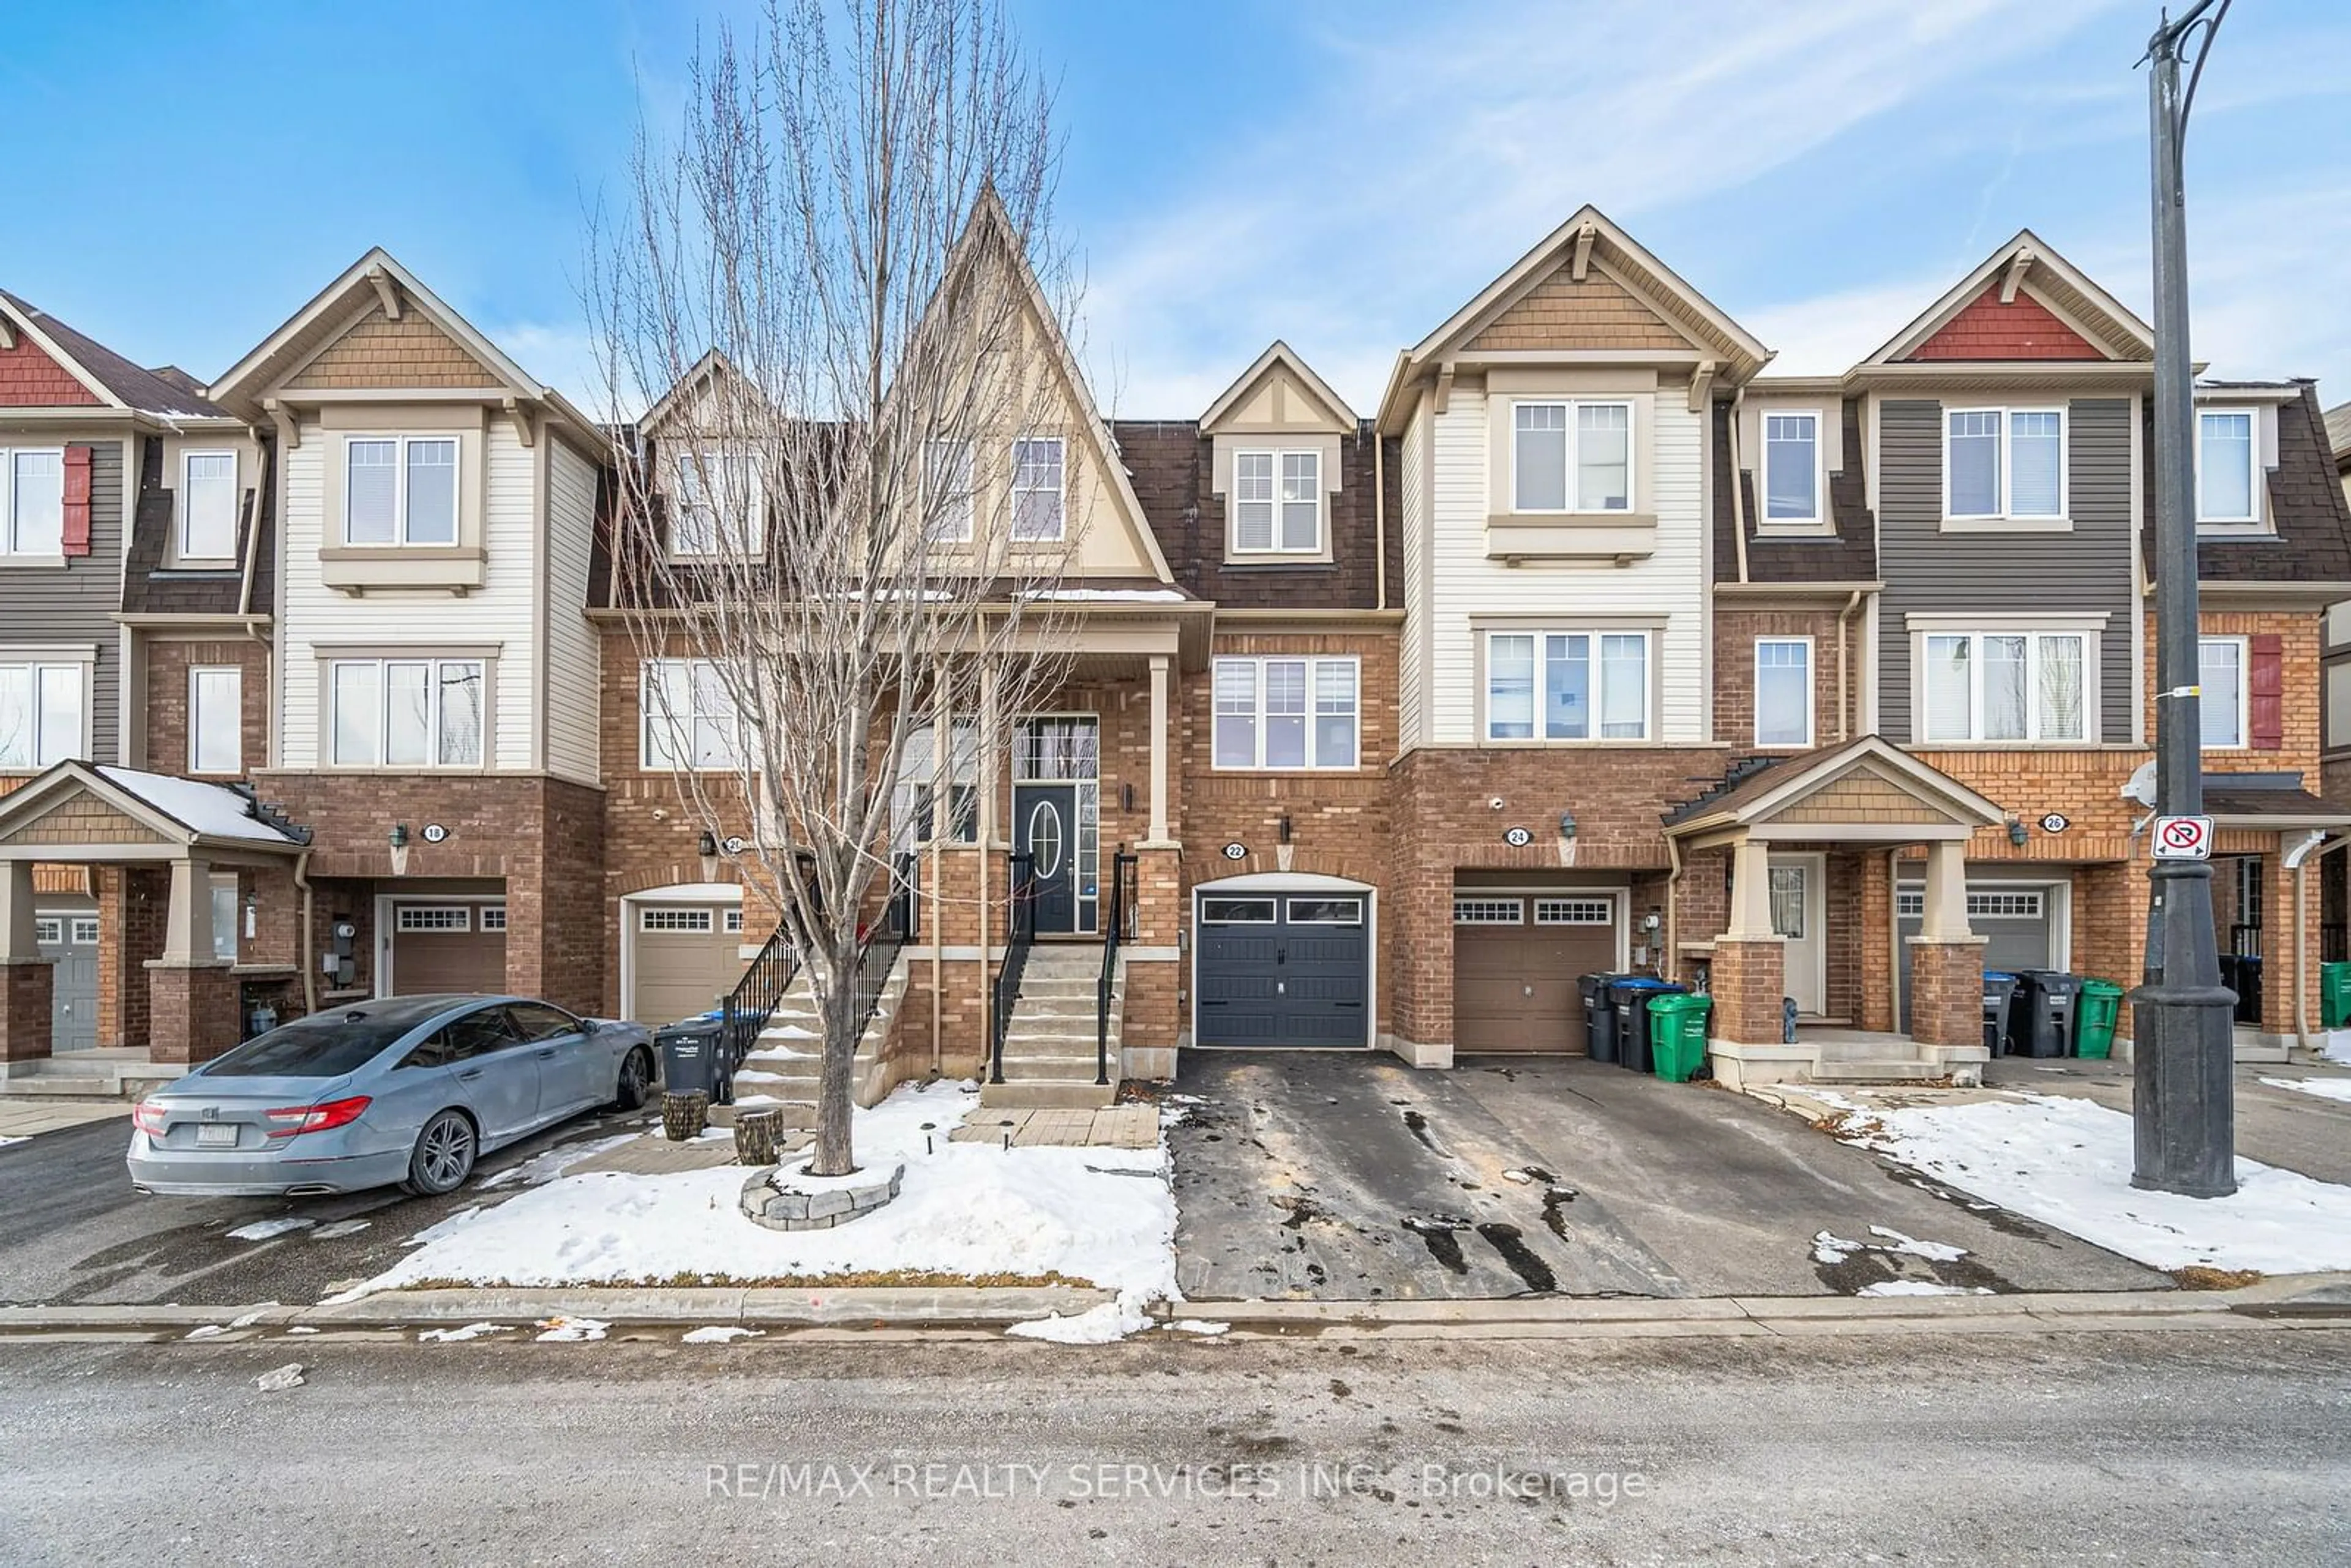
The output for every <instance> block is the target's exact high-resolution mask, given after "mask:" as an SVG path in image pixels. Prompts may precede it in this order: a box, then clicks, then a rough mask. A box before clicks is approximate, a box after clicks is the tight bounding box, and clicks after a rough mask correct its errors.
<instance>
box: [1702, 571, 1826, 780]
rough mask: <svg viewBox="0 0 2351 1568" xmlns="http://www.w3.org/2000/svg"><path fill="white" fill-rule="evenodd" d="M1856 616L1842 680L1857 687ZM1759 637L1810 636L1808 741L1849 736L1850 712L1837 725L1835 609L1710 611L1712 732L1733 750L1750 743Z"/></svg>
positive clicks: (1822, 743) (1822, 741) (1746, 747)
mask: <svg viewBox="0 0 2351 1568" xmlns="http://www.w3.org/2000/svg"><path fill="white" fill-rule="evenodd" d="M1860 622H1861V617H1860V615H1859V614H1858V613H1856V614H1855V617H1854V619H1853V622H1851V623H1849V624H1848V625H1847V626H1846V627H1845V638H1846V647H1845V672H1846V679H1847V683H1848V685H1850V686H1851V687H1854V688H1855V689H1857V688H1858V687H1859V686H1860V685H1861V681H1860V669H1861V664H1860V661H1861V640H1862V631H1861V624H1860ZM1759 637H1810V638H1811V639H1812V640H1813V745H1815V746H1829V745H1833V744H1834V743H1835V741H1836V740H1837V738H1838V737H1839V736H1840V735H1842V736H1844V737H1846V738H1851V737H1852V735H1853V733H1854V732H1853V729H1852V728H1851V727H1850V717H1851V715H1850V713H1849V712H1848V713H1847V714H1846V715H1845V717H1846V719H1847V721H1848V722H1847V725H1846V727H1844V728H1842V729H1841V728H1840V727H1839V725H1838V718H1839V702H1838V695H1839V694H1838V689H1837V616H1836V612H1835V611H1834V610H1734V609H1728V608H1724V607H1721V606H1718V607H1717V608H1716V610H1715V612H1714V735H1715V738H1716V739H1718V740H1720V741H1722V742H1724V743H1725V744H1727V745H1729V746H1730V747H1733V748H1734V749H1738V750H1742V751H1744V750H1751V749H1753V748H1754V746H1755V641H1756V639H1757V638H1759Z"/></svg>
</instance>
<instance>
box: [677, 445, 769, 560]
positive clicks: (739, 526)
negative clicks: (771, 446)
mask: <svg viewBox="0 0 2351 1568" xmlns="http://www.w3.org/2000/svg"><path fill="white" fill-rule="evenodd" d="M675 472H676V483H675V485H674V486H673V488H672V490H671V495H670V499H671V502H672V506H671V513H670V526H669V550H670V554H672V555H676V556H720V555H727V554H741V555H757V554H758V553H760V552H761V551H762V550H764V549H766V548H767V540H768V512H767V496H766V492H765V491H764V490H763V489H762V488H761V486H760V483H759V461H758V456H757V455H754V454H751V453H747V452H733V451H729V450H727V449H726V448H725V447H719V446H705V447H702V448H700V449H698V450H696V449H688V450H687V451H686V452H684V454H683V455H680V456H679V458H678V460H677V466H676V470H675Z"/></svg>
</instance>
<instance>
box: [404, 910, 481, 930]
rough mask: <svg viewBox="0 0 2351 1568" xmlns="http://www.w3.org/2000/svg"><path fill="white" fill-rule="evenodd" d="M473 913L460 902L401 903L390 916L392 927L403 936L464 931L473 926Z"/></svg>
mask: <svg viewBox="0 0 2351 1568" xmlns="http://www.w3.org/2000/svg"><path fill="white" fill-rule="evenodd" d="M473 914H474V912H473V911H472V910H471V909H469V908H467V907H466V906H465V905H464V904H402V905H401V906H400V910H399V913H398V914H396V915H393V916H392V927H393V929H394V930H396V931H398V932H400V933H401V934H402V935H403V936H411V935H422V934H423V933H425V932H435V933H443V934H446V933H453V932H465V931H470V930H472V929H473V928H474V917H473Z"/></svg>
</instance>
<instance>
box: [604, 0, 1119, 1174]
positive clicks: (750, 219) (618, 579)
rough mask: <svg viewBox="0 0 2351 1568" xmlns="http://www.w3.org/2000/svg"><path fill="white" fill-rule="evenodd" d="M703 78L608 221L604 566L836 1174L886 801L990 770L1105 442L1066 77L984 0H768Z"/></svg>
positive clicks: (645, 135)
mask: <svg viewBox="0 0 2351 1568" xmlns="http://www.w3.org/2000/svg"><path fill="white" fill-rule="evenodd" d="M691 80H692V85H693V95H692V98H691V99H690V101H689V103H688V105H687V107H686V110H685V111H684V124H683V127H682V129H681V131H680V133H679V138H678V140H677V141H675V142H674V144H672V143H668V142H665V141H663V140H662V139H660V138H657V137H655V136H654V135H653V134H652V133H650V132H649V131H641V132H640V135H639V140H638V150H637V155H636V158H635V161H634V168H633V173H634V182H633V184H634V190H633V197H634V202H633V206H632V211H631V212H630V213H629V214H628V218H627V221H626V224H625V225H624V226H621V227H618V228H615V229H611V230H607V229H606V228H605V226H604V225H601V224H600V225H599V233H598V235H597V243H596V244H595V245H594V246H592V249H593V252H594V257H595V259H594V262H593V264H592V265H593V267H594V272H593V277H592V281H591V283H590V288H589V295H590V307H591V315H592V317H593V319H594V324H595V328H596V332H597V337H598V340H599V349H600V352H601V357H602V359H603V362H604V370H605V373H606V376H607V378H608V386H609V390H610V392H611V397H612V401H613V404H614V407H615V409H616V411H617V409H618V408H619V406H620V404H621V403H622V401H623V398H624V395H625V394H626V393H627V392H628V391H629V389H631V388H642V389H646V390H647V391H654V390H657V389H662V388H668V389H671V390H670V391H669V392H667V393H666V394H665V395H664V396H663V397H662V399H661V401H660V402H658V403H657V404H656V405H655V406H654V407H653V409H652V410H650V411H648V413H647V414H646V416H645V417H644V419H643V421H642V422H641V423H639V424H637V425H636V426H634V427H632V429H631V430H630V434H628V435H627V436H626V437H625V438H624V439H623V440H622V442H621V443H620V446H621V449H620V450H618V451H616V453H615V458H616V464H615V466H616V468H617V469H618V471H619V472H620V473H622V475H623V476H624V481H623V485H622V490H623V494H622V496H621V497H619V502H620V504H619V506H618V507H616V509H615V510H616V517H617V519H618V521H617V526H616V528H615V529H614V549H613V556H614V566H613V580H614V584H615V597H616V602H617V603H619V604H620V605H621V606H622V608H623V609H624V610H625V611H626V612H627V615H628V620H629V623H630V625H631V628H632V632H633V633H634V641H635V643H636V644H637V647H638V650H639V653H640V655H641V662H642V663H643V666H644V668H645V669H646V671H647V672H648V674H647V675H646V677H645V680H644V683H643V691H644V694H645V702H646V715H647V731H648V746H649V749H653V750H655V751H657V752H663V753H665V754H666V758H667V760H668V761H669V762H670V764H671V765H672V766H673V767H674V769H675V777H676V779H677V780H678V784H679V792H680V796H681V798H682V799H683V800H684V801H686V802H687V804H688V806H689V808H690V809H691V810H692V812H693V813H694V814H695V815H696V816H698V817H699V819H700V821H701V823H702V825H703V826H704V828H705V830H706V831H709V832H710V833H711V834H712V835H713V836H714V837H715V838H716V839H718V840H720V841H728V840H732V839H737V838H740V839H742V840H743V841H745V843H744V846H743V848H742V850H741V852H740V854H739V855H738V856H737V861H738V864H739V867H740V872H741V874H742V875H743V877H744V880H745V881H746V882H747V883H748V884H750V887H751V889H752V891H753V892H755V893H757V894H761V895H764V896H765V897H766V898H767V899H768V901H770V903H771V904H772V906H773V907H774V908H776V909H778V910H779V911H780V912H781V913H782V916H783V918H784V920H785V922H786V929H788V930H789V931H790V932H792V933H793V934H794V936H795V938H796V939H797V940H798V941H799V946H800V949H801V962H802V965H803V967H804V969H805V971H806V972H807V973H808V975H809V977H810V982H811V985H812V988H813V991H814V993H815V997H816V999H817V1002H818V1006H819V1009H820V1013H821V1016H822V1018H823V1019H824V1041H823V1046H822V1063H821V1075H820V1089H819V1095H818V1113H817V1128H816V1143H815V1151H814V1158H813V1161H812V1164H811V1166H810V1168H811V1170H812V1171H813V1172H814V1173H816V1174H818V1175H827V1176H831V1175H841V1174H844V1173H846V1172H848V1171H850V1170H852V1169H853V1168H855V1166H854V1159H853V1152H852V1144H851V1135H850V1123H851V1116H850V1112H851V1103H852V1101H851V1096H852V1063H853V1060H854V1055H855V1051H856V1049H857V1041H858V1036H859V1034H860V1032H861V1030H862V1026H863V1023H864V1019H863V1017H862V1009H861V1008H860V1006H859V1005H858V1004H859V994H858V993H859V986H858V977H859V971H860V967H861V964H862V961H863V958H864V955H865V950H866V944H867V925H868V922H869V921H870V920H871V919H872V915H873V911H874V908H875V906H876V904H878V902H879V900H880V899H881V897H882V896H883V890H884V888H885V887H886V885H887V881H888V878H887V876H886V874H885V873H887V871H888V869H889V863H890V862H889V854H890V849H891V840H892V835H893V821H892V817H893V806H894V807H895V809H896V810H897V811H898V812H899V814H901V815H902V816H903V815H904V813H905V811H906V810H907V805H908V801H909V800H910V799H911V800H916V801H920V802H923V803H924V807H925V809H926V810H927V811H928V812H929V813H930V815H931V817H932V821H929V822H926V823H921V824H917V825H916V827H915V829H914V836H916V837H920V838H931V837H934V836H935V835H936V834H937V833H938V832H939V831H941V829H942V825H943V824H942V823H941V821H939V814H940V813H941V812H942V811H945V810H952V809H953V807H952V805H951V801H952V800H953V797H954V791H952V790H951V789H948V788H947V787H946V786H947V784H948V783H949V781H950V780H951V779H955V780H956V782H961V781H962V780H960V779H956V768H957V765H958V763H961V764H962V766H964V767H966V768H968V767H972V766H974V765H975V764H976V766H977V768H978V772H979V779H980V780H981V781H982V782H983V783H985V782H986V781H987V780H991V779H994V778H996V777H997V776H998V773H997V768H998V754H999V753H1000V750H1001V747H1003V745H1004V744H1005V740H1006V737H1007V736H1008V733H1009V731H1010V728H1011V727H1012V725H1013V724H1014V722H1016V720H1017V718H1018V716H1019V715H1021V714H1023V713H1025V712H1029V711H1033V710H1034V709H1035V708H1036V707H1037V706H1039V703H1040V698H1041V697H1042V696H1043V695H1046V694H1047V693H1048V692H1050V690H1051V689H1052V688H1053V687H1055V686H1056V685H1059V683H1060V681H1061V677H1062V674H1064V666H1065V664H1066V657H1065V655H1064V654H1063V653H1061V649H1062V648H1063V647H1064V645H1065V643H1066V638H1065V637H1063V636H1062V635H1061V634H1060V632H1059V628H1058V627H1057V625H1056V624H1055V622H1054V619H1053V618H1054V617H1055V615H1056V614H1057V613H1058V612H1057V611H1056V610H1055V608H1054V605H1055V601H1056V599H1057V593H1056V585H1057V584H1058V582H1059V581H1060V580H1061V576H1062V574H1063V572H1064V570H1065V569H1066V567H1067V565H1068V563H1069V562H1070V561H1071V559H1072V557H1073V551H1074V550H1075V549H1076V547H1077V542H1078V540H1079V539H1080V538H1081V535H1082V533H1083V525H1084V521H1085V519H1084V517H1083V516H1082V513H1083V511H1084V507H1083V506H1082V504H1081V502H1080V500H1079V497H1083V496H1085V495H1086V494H1088V493H1089V489H1090V486H1089V485H1088V483H1087V482H1086V481H1087V476H1086V474H1085V473H1084V468H1085V465H1086V464H1087V462H1088V461H1089V460H1090V459H1089V458H1088V457H1087V456H1086V455H1085V454H1086V453H1088V452H1090V451H1091V450H1092V448H1091V446H1090V445H1089V444H1088V443H1086V442H1084V441H1081V440H1079V439H1076V438H1075V435H1076V434H1077V433H1075V432H1073V431H1071V430H1070V429H1069V428H1068V425H1069V422H1070V418H1071V414H1070V411H1071V406H1072V404H1071V401H1070V398H1071V391H1072V389H1073V387H1074V385H1075V381H1074V378H1075V375H1076V371H1075V367H1074V364H1073V363H1072V361H1071V359H1070V357H1069V350H1068V348H1067V339H1066V337H1065V335H1064V328H1063V323H1065V322H1066V321H1067V320H1068V319H1069V308H1070V300H1069V299H1068V298H1067V280H1068V277H1069V273H1068V270H1067V267H1066V264H1065V262H1064V259H1063V258H1062V257H1061V255H1060V254H1059V253H1058V252H1057V251H1056V249H1055V248H1054V246H1053V242H1052V239H1051V225H1050V212H1051V195H1052V176H1053V167H1054V162H1055V149H1054V146H1053V143H1052V141H1051V137H1050V129H1049V110H1050V102H1049V98H1048V95H1047V94H1046V93H1045V92H1044V91H1043V90H1042V89H1041V88H1040V86H1039V85H1038V83H1037V81H1036V79H1035V78H1034V76H1033V74H1032V73H1031V71H1030V70H1029V67H1028V65H1027V63H1026V62H1025V61H1024V59H1023V58H1022V57H1021V56H1020V54H1019V49H1018V46H1017V44H1016V42H1015V40H1014V39H1013V37H1012V36H1011V34H1010V31H1009V29H1008V26H1006V24H1005V23H1004V21H1003V19H1002V17H1001V16H1000V15H999V14H998V8H997V6H996V5H994V4H992V3H990V0H863V3H862V4H860V3H859V0H839V3H838V4H833V3H831V0H773V4H772V5H770V8H769V9H768V12H767V14H766V16H765V21H764V26H763V27H762V29H761V31H760V34H759V35H758V37H757V38H756V39H754V40H752V41H749V42H747V43H745V42H739V41H738V40H737V37H735V36H733V35H732V34H731V33H722V34H721V35H720V36H719V37H718V38H717V40H716V45H715V47H714V48H713V49H711V50H710V51H708V52H706V53H705V54H703V55H701V56H699V57H697V58H696V60H695V65H694V68H693V71H692V76H691ZM615 428H616V429H621V428H622V425H621V423H620V422H619V421H618V419H617V418H616V419H615ZM942 716H952V720H953V725H952V727H950V726H949V725H948V724H946V723H944V722H941V720H942ZM967 725H968V726H971V727H972V730H971V733H973V734H975V735H976V736H977V737H984V743H983V744H981V745H980V746H979V747H977V752H978V755H977V757H976V758H975V757H974V756H973V755H972V749H973V748H971V747H967V746H964V745H961V744H957V743H956V741H955V740H951V738H950V737H957V736H958V732H959V731H961V730H962V728H963V727H964V726H967ZM934 727H935V728H934ZM959 754H960V755H959ZM910 770H912V772H915V773H919V774H921V775H922V776H921V777H919V778H916V777H912V776H910ZM902 783H903V784H904V785H905V786H906V787H907V788H905V789H901V786H902ZM901 829H902V831H903V824H901ZM934 921H935V916H934Z"/></svg>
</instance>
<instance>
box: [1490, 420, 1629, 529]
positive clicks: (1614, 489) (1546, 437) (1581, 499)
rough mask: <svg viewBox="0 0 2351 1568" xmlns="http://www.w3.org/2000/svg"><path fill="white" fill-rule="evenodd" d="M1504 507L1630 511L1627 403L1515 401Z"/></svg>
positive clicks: (1513, 509)
mask: <svg viewBox="0 0 2351 1568" xmlns="http://www.w3.org/2000/svg"><path fill="white" fill-rule="evenodd" d="M1510 476H1511V479H1510V483H1511V498H1510V509H1511V510H1512V511H1515V512H1629V511H1631V510H1632V509H1633V405H1632V404H1631V403H1629V402H1583V401H1580V400H1571V401H1563V402H1520V403H1517V404H1515V405H1513V407H1512V409H1511V412H1510Z"/></svg>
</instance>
